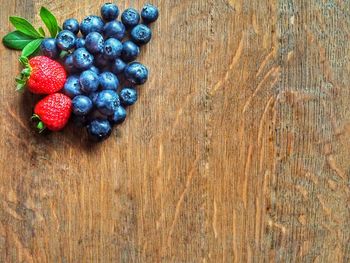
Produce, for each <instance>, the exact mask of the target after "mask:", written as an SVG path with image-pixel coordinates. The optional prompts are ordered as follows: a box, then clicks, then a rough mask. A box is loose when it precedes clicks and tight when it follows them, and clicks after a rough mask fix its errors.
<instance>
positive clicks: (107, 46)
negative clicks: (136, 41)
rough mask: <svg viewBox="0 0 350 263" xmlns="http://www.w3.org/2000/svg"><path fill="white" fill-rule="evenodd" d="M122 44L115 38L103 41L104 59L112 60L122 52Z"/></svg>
mask: <svg viewBox="0 0 350 263" xmlns="http://www.w3.org/2000/svg"><path fill="white" fill-rule="evenodd" d="M122 50H123V44H122V43H121V42H120V41H119V40H118V39H115V38H109V39H107V40H106V42H105V43H104V47H103V56H104V58H106V59H109V60H113V59H116V58H117V57H119V56H120V55H121V54H122Z"/></svg>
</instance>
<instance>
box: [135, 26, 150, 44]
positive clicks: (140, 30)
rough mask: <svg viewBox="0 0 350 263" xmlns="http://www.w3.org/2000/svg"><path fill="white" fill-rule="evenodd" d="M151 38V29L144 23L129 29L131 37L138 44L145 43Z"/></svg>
mask: <svg viewBox="0 0 350 263" xmlns="http://www.w3.org/2000/svg"><path fill="white" fill-rule="evenodd" d="M151 38H152V31H151V29H149V27H147V26H146V25H143V24H141V25H137V26H135V27H134V28H133V30H131V39H132V40H133V41H134V42H135V43H136V44H139V45H144V44H147V43H148V42H149V41H150V40H151Z"/></svg>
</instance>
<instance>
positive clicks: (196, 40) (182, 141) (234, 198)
mask: <svg viewBox="0 0 350 263" xmlns="http://www.w3.org/2000/svg"><path fill="white" fill-rule="evenodd" d="M103 2H104V1H92V0H90V1H88V0H84V1H49V0H37V1H34V0H16V1H6V0H1V8H0V19H1V20H0V21H1V36H3V35H4V34H5V33H7V32H9V31H10V30H12V27H11V26H10V25H9V23H8V16H9V15H20V16H24V17H26V18H28V19H29V20H31V21H34V22H35V24H36V25H37V26H39V24H40V21H39V17H38V15H37V13H38V10H39V8H40V6H42V5H44V6H46V7H48V8H49V9H50V10H52V11H53V12H54V13H55V14H56V15H57V17H58V19H59V21H61V22H62V21H63V20H64V19H65V18H68V17H77V18H79V19H82V18H83V17H84V16H85V15H88V14H98V12H99V4H100V3H103ZM152 2H153V3H155V4H157V5H158V6H159V8H160V10H161V16H160V19H159V21H158V22H157V23H156V24H155V25H153V26H152V28H153V31H154V38H153V41H152V42H151V43H150V44H149V45H148V46H147V47H145V48H143V49H142V55H141V57H140V60H141V61H142V62H144V63H145V64H146V65H148V66H149V68H150V71H151V77H150V80H149V82H148V83H147V84H146V85H144V86H143V87H142V88H140V89H139V90H140V98H139V101H138V103H137V104H136V105H135V106H133V107H131V108H130V109H129V110H128V113H129V116H128V119H127V121H126V122H125V123H124V124H123V125H121V126H119V127H118V129H116V130H115V131H114V132H113V134H112V136H111V138H110V139H109V140H108V141H106V142H104V143H101V144H99V145H92V144H89V143H87V140H86V136H85V135H84V133H83V131H81V130H80V129H78V128H75V127H74V126H73V125H70V126H69V127H68V128H67V129H65V130H64V131H63V132H60V133H52V134H48V135H45V136H42V135H37V134H36V133H35V132H34V131H33V130H32V129H31V128H30V125H29V117H30V116H31V113H32V108H33V104H34V101H35V97H34V96H32V95H30V94H28V93H24V94H18V93H16V92H15V90H14V88H15V86H14V77H15V75H16V74H18V72H19V71H20V67H19V64H18V63H17V58H18V53H16V52H13V51H10V50H7V49H5V48H4V47H3V46H1V47H0V55H1V73H0V74H1V91H0V96H1V103H0V109H1V111H0V120H1V126H0V137H1V139H0V140H1V141H0V143H1V149H0V167H1V172H0V208H1V209H0V262H332V263H334V262H350V245H349V244H350V243H349V238H350V220H349V219H350V210H349V200H350V191H349V175H350V154H349V147H350V106H349V105H350V85H349V84H350V67H349V60H350V44H349V40H350V2H349V1H343V0H333V1H329V0H327V1H326V0H252V1H246V0H226V1H225V0H171V1H170V0H169V1H168V0H158V1H157V0H154V1H152ZM118 3H119V7H120V8H121V9H124V8H125V7H127V6H130V5H132V6H134V7H136V8H141V7H142V5H143V4H144V3H145V1H139V0H137V1H136V0H135V1H118Z"/></svg>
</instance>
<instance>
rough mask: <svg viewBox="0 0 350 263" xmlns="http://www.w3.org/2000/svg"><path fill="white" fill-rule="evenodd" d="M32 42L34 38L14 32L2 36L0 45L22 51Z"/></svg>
mask: <svg viewBox="0 0 350 263" xmlns="http://www.w3.org/2000/svg"><path fill="white" fill-rule="evenodd" d="M33 40H34V38H32V37H30V36H28V35H26V34H23V33H22V32H20V31H17V30H16V31H13V32H11V33H9V34H7V35H6V36H4V38H3V39H2V43H3V44H4V45H5V46H6V47H8V48H12V49H17V50H22V49H23V48H24V47H25V46H26V45H27V44H28V43H29V42H31V41H33Z"/></svg>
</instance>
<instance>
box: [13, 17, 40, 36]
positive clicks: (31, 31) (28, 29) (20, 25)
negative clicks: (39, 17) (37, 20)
mask: <svg viewBox="0 0 350 263" xmlns="http://www.w3.org/2000/svg"><path fill="white" fill-rule="evenodd" d="M10 22H11V24H12V25H13V26H14V27H15V28H16V29H17V30H18V31H21V32H22V33H23V34H26V35H28V36H31V37H33V38H39V37H41V36H40V34H39V32H38V31H36V29H35V28H34V27H33V26H32V24H31V23H29V22H28V21H27V20H25V19H24V18H22V17H18V16H10Z"/></svg>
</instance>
